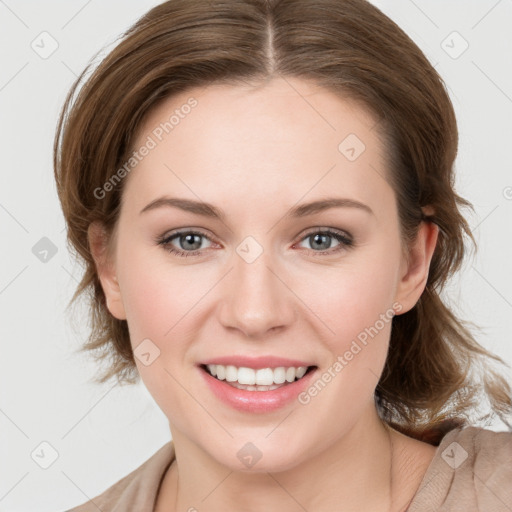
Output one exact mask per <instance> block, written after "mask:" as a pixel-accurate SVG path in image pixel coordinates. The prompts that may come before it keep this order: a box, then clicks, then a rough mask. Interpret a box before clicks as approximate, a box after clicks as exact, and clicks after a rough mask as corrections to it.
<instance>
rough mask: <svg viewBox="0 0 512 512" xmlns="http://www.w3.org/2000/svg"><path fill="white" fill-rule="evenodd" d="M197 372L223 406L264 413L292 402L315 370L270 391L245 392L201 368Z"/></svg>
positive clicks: (306, 385)
mask: <svg viewBox="0 0 512 512" xmlns="http://www.w3.org/2000/svg"><path fill="white" fill-rule="evenodd" d="M199 371H200V372H201V374H202V375H203V378H204V379H205V381H206V383H207V385H208V386H209V387H210V389H211V390H212V392H213V394H214V395H215V396H217V397H218V398H219V399H220V400H222V401H223V402H224V403H225V404H227V405H229V406H231V407H233V408H235V409H238V410H239V411H243V412H254V413H265V412H271V411H275V410H277V409H280V408H282V407H285V406H286V405H288V404H290V403H291V402H293V401H294V400H295V399H297V397H298V395H299V394H300V393H301V392H302V391H304V389H305V388H307V387H308V385H309V383H310V381H311V379H312V376H313V375H314V374H315V372H316V368H315V369H314V370H312V371H310V372H309V373H307V374H306V375H304V377H302V379H299V380H296V381H294V382H290V383H289V384H286V385H284V386H282V387H280V388H278V389H273V390H271V391H247V390H245V389H238V388H235V387H233V386H230V385H229V384H227V383H226V381H224V380H219V379H216V378H215V377H213V376H211V375H210V374H209V373H208V372H207V371H206V370H204V369H203V368H202V367H199Z"/></svg>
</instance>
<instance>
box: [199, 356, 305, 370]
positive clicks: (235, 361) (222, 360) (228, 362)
mask: <svg viewBox="0 0 512 512" xmlns="http://www.w3.org/2000/svg"><path fill="white" fill-rule="evenodd" d="M200 364H202V365H203V364H204V365H209V364H221V365H223V366H236V367H237V368H242V367H243V368H252V369H253V370H257V369H260V368H279V367H281V366H284V367H285V368H290V367H291V366H294V367H295V368H298V367H299V366H306V367H309V366H315V365H314V364H313V363H311V362H309V363H307V362H305V361H298V360H297V359H287V358H283V357H276V356H259V357H247V356H226V357H216V358H214V359H208V360H207V361H203V362H202V363H200Z"/></svg>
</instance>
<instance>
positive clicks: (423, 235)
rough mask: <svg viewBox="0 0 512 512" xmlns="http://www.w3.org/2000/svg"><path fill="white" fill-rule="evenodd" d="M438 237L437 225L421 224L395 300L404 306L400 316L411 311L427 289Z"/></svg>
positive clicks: (405, 262) (405, 264)
mask: <svg viewBox="0 0 512 512" xmlns="http://www.w3.org/2000/svg"><path fill="white" fill-rule="evenodd" d="M438 235H439V226H438V225H437V224H434V223H433V222H430V221H422V222H421V225H420V227H419V230H418V235H417V237H416V240H415V241H414V243H413V244H412V246H411V248H410V251H409V257H408V261H405V260H404V266H403V270H402V275H401V276H400V282H399V283H398V287H397V292H396V299H395V300H396V301H397V302H399V303H400V304H401V305H402V309H401V310H400V313H399V314H403V313H407V311H409V310H411V309H412V308H413V307H414V306H415V305H416V303H417V302H418V300H419V298H420V297H421V294H422V293H423V290H424V289H425V286H426V284H427V279H428V272H429V268H430V262H431V261H432V256H433V254H434V250H435V248H436V244H437V238H438Z"/></svg>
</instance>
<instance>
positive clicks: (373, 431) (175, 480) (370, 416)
mask: <svg viewBox="0 0 512 512" xmlns="http://www.w3.org/2000/svg"><path fill="white" fill-rule="evenodd" d="M171 430H172V437H173V442H174V446H175V453H176V460H175V462H174V463H173V464H172V465H171V467H170V469H169V471H168V474H166V476H165V478H164V481H163V483H162V490H161V496H160V497H159V502H158V505H159V507H157V509H156V510H160V505H161V504H164V503H165V505H166V506H165V510H167V511H169V510H171V511H177V510H194V509H197V510H201V509H204V508H206V509H208V510H209V511H211V512H216V511H219V512H220V511H221V510H222V511H223V512H224V511H225V510H237V509H240V502H241V500H243V509H244V510H245V511H248V512H251V511H259V510H266V511H269V512H273V511H276V512H277V511H279V512H283V511H284V512H287V511H290V512H291V511H296V510H298V509H300V508H303V509H305V510H318V511H323V510H339V511H343V512H355V511H360V510H372V511H378V512H380V511H382V512H389V511H394V512H398V511H403V510H405V508H406V506H407V503H398V501H397V500H398V498H397V495H396V494H397V492H398V491H397V490H396V489H395V488H394V486H397V481H398V475H397V474H396V471H397V464H396V463H395V464H394V462H395V458H396V453H395V452H396V449H395V446H394V444H393V439H396V436H395V435H394V434H395V432H394V431H392V430H391V429H389V427H387V426H386V425H385V424H383V423H382V422H381V420H380V419H379V418H378V415H377V413H376V411H375V408H374V407H372V408H369V409H368V412H367V414H365V415H364V418H361V420H360V421H359V422H358V423H357V424H355V425H354V426H353V427H352V428H351V429H350V430H348V431H347V432H346V433H345V434H344V435H343V436H341V437H340V438H339V439H336V440H333V442H332V443H330V444H328V446H327V447H326V449H324V450H322V451H320V452H318V453H314V454H312V455H311V456H308V454H305V456H304V454H301V455H303V457H302V458H303V462H300V463H298V464H296V465H292V467H289V468H287V469H284V470H280V471H272V470H268V471H266V470H265V471H261V470H260V471H259V472H256V471H237V470H234V469H233V468H230V467H227V466H225V465H222V464H219V463H218V462H217V461H216V460H215V459H214V458H213V457H211V456H210V455H209V454H208V453H207V452H206V451H205V450H203V449H202V447H201V446H198V444H196V443H194V442H193V441H192V440H190V439H189V438H188V437H187V436H186V435H185V434H184V433H182V432H180V431H179V430H175V429H171ZM256 467H257V465H256V466H254V469H256ZM305 483H307V485H305ZM173 507H174V508H173ZM161 510H164V508H163V506H162V508H161Z"/></svg>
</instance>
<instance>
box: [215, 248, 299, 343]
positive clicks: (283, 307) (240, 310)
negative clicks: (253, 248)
mask: <svg viewBox="0 0 512 512" xmlns="http://www.w3.org/2000/svg"><path fill="white" fill-rule="evenodd" d="M273 267H276V268H277V270H274V268H273ZM284 274H285V272H284V271H282V270H281V271H280V270H279V267H278V266H277V265H275V264H274V265H273V264H272V258H271V256H270V254H267V253H266V252H263V253H262V254H261V255H260V256H259V257H258V258H257V259H256V260H255V261H253V262H251V263H248V262H247V261H245V260H244V259H243V258H242V257H239V256H238V254H236V255H235V256H234V268H233V269H232V271H231V272H230V273H229V274H228V276H226V279H225V281H226V284H225V287H226V288H225V289H224V290H223V292H224V300H223V301H222V304H221V309H220V322H221V323H222V325H223V326H224V327H225V328H226V329H230V330H233V329H236V330H238V331H240V332H242V333H243V334H244V335H245V336H246V337H247V338H253V339H256V338H263V337H265V335H266V334H268V333H269V332H270V331H273V332H274V331H276V330H278V329H279V330H283V329H284V328H285V327H286V326H289V325H291V323H292V322H293V320H294V314H295V310H294V305H293V297H294V295H293V293H292V292H291V291H290V289H289V288H288V287H287V284H286V278H285V275H284Z"/></svg>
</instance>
